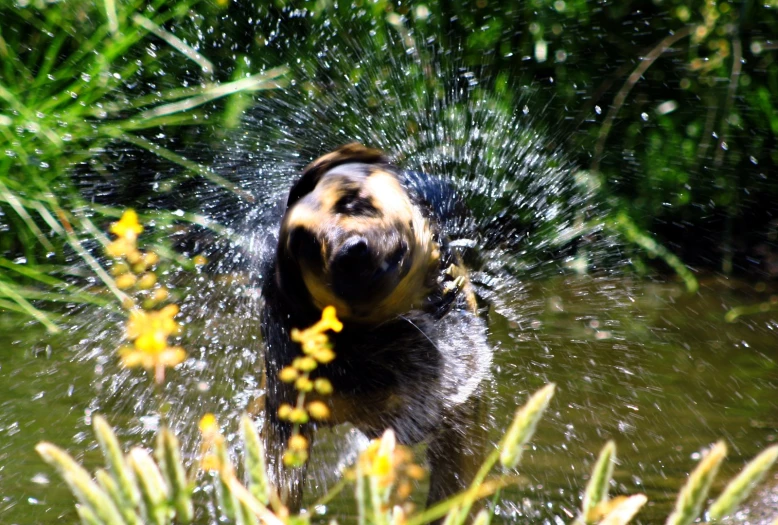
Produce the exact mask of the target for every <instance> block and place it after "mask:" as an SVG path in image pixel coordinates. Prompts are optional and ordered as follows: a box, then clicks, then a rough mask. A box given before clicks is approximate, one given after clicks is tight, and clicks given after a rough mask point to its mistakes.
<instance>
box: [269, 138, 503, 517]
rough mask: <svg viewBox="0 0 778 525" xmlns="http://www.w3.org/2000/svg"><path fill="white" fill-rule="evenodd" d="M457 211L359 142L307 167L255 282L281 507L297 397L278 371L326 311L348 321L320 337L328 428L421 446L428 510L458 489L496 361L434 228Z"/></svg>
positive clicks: (468, 475) (292, 474) (290, 498)
mask: <svg viewBox="0 0 778 525" xmlns="http://www.w3.org/2000/svg"><path fill="white" fill-rule="evenodd" d="M454 201H455V195H454V193H453V192H452V191H451V190H450V189H448V188H447V186H446V185H445V184H443V183H441V181H440V180H439V179H432V178H430V177H425V176H424V175H421V174H418V173H408V172H403V171H401V170H400V169H398V168H397V167H395V166H393V165H392V164H391V163H390V162H389V160H388V158H387V157H386V156H385V155H384V154H383V153H382V152H380V151H378V150H375V149H370V148H367V147H364V146H362V145H359V144H349V145H346V146H343V147H341V148H339V149H337V150H336V151H334V152H332V153H329V154H327V155H324V156H323V157H320V158H319V159H317V160H315V161H314V162H313V163H311V164H310V165H309V166H308V167H307V168H306V169H305V170H304V172H303V174H302V176H301V178H300V179H299V180H298V181H297V182H296V183H295V184H294V185H293V186H292V188H291V191H290V193H289V197H288V200H287V202H286V208H285V212H284V215H283V218H282V221H281V227H280V232H279V236H278V246H277V250H276V253H275V256H274V258H273V259H272V260H271V261H269V262H268V266H267V268H266V271H265V272H264V275H265V284H264V286H263V295H264V304H265V306H264V309H263V334H264V338H265V343H266V347H267V355H266V359H265V368H266V381H267V390H266V392H267V394H266V411H267V422H266V428H265V430H266V431H265V435H266V444H267V450H268V455H269V463H270V467H271V469H272V470H273V471H274V473H275V476H276V482H277V483H278V484H279V488H280V489H281V492H282V494H284V495H285V496H286V498H287V504H288V505H289V506H290V507H291V508H295V507H299V504H300V502H301V501H300V499H301V495H302V483H303V476H304V473H302V472H301V471H300V470H298V471H287V470H285V469H284V468H283V467H282V465H281V457H282V454H283V450H284V447H285V445H286V442H287V440H288V438H289V436H290V433H291V425H290V424H289V423H286V422H284V421H281V420H279V418H278V417H277V411H278V407H279V405H280V404H281V403H284V402H286V403H294V399H295V398H296V392H295V391H294V390H293V388H292V387H291V386H290V385H288V384H286V383H282V382H280V381H279V380H278V372H279V370H280V369H281V368H283V367H284V366H287V365H289V364H290V363H291V362H292V360H293V359H294V358H295V357H297V356H299V355H300V350H299V347H298V346H297V345H296V344H294V343H292V342H291V341H290V337H289V334H290V331H291V329H292V328H304V327H307V326H309V325H311V324H313V323H314V322H316V321H317V320H318V319H319V317H320V316H321V311H322V309H323V308H324V307H325V306H328V305H333V306H335V308H336V309H337V315H338V317H339V318H340V319H341V321H343V323H344V328H343V330H342V331H341V332H340V333H337V334H336V333H330V339H331V341H332V343H333V345H334V350H335V354H336V358H335V359H334V361H332V362H331V363H329V364H327V365H324V366H321V367H319V369H317V370H316V373H317V374H318V375H320V376H322V377H326V378H328V379H329V380H330V382H331V383H332V385H333V387H334V394H333V395H332V396H331V397H329V398H327V402H328V403H329V405H330V409H331V417H330V420H329V422H330V423H332V424H337V423H341V422H350V423H352V424H354V425H355V426H356V427H357V428H358V429H360V430H361V431H362V432H364V433H365V434H367V435H368V436H369V437H375V436H378V435H380V434H381V433H382V432H383V431H384V430H385V429H387V428H392V429H393V430H394V431H395V433H396V435H397V437H398V440H399V441H400V442H402V443H405V444H414V443H419V442H426V443H428V449H427V457H428V462H429V466H430V492H429V497H428V503H432V502H435V501H438V500H441V499H443V498H445V497H446V496H449V495H451V494H454V493H456V492H458V491H460V490H462V489H464V488H466V487H467V486H468V484H469V482H470V480H471V479H472V477H473V475H474V474H475V472H476V470H477V468H478V466H479V465H480V462H481V459H482V453H481V451H482V448H483V446H484V440H485V437H484V436H483V435H482V434H483V424H482V423H481V422H480V418H481V416H482V415H483V412H484V411H483V410H482V409H481V404H482V399H481V397H482V396H481V395H480V394H481V390H482V388H483V386H484V380H485V379H486V378H487V377H488V375H489V369H490V366H491V360H492V353H491V350H490V348H489V346H488V344H487V342H486V335H485V334H486V328H485V324H484V321H483V320H482V319H481V318H480V317H479V316H478V314H477V305H476V298H475V294H474V293H473V289H472V286H471V284H470V281H469V279H468V276H467V272H466V270H465V268H464V266H463V264H462V261H461V257H460V254H459V253H457V251H456V248H455V247H454V245H455V244H456V243H452V242H451V239H449V236H448V235H447V231H445V228H444V227H443V225H444V224H445V222H446V221H449V220H451V219H452V217H450V216H449V215H451V214H453V213H462V212H463V207H462V206H458V205H454ZM310 430H311V429H310V428H308V429H306V432H310Z"/></svg>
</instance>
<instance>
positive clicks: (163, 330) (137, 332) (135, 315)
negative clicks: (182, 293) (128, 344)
mask: <svg viewBox="0 0 778 525" xmlns="http://www.w3.org/2000/svg"><path fill="white" fill-rule="evenodd" d="M177 314H178V306H176V305H174V304H169V305H167V306H165V307H164V308H162V309H161V310H156V311H152V312H148V311H145V310H138V309H136V310H132V311H131V312H130V318H129V320H128V321H127V339H129V340H130V341H134V340H136V339H138V338H140V337H142V336H144V335H145V336H147V337H152V338H154V339H164V340H165V341H167V338H168V337H169V336H171V335H173V334H175V333H177V332H178V330H179V328H180V327H179V325H178V323H177V322H176V321H175V320H173V318H174V317H175V316H176V315H177Z"/></svg>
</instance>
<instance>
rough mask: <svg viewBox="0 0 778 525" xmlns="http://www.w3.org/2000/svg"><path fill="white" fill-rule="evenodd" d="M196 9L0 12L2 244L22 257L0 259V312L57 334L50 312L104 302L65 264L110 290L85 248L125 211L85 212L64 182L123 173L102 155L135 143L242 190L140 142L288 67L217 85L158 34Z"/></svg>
mask: <svg viewBox="0 0 778 525" xmlns="http://www.w3.org/2000/svg"><path fill="white" fill-rule="evenodd" d="M198 4H203V2H200V1H199V0H189V1H183V2H181V1H174V2H173V1H168V0H155V1H153V2H150V3H148V2H143V1H138V0H131V1H118V2H117V1H115V0H103V1H98V2H76V1H63V2H57V3H53V4H50V3H44V2H33V3H31V4H28V5H21V4H17V5H13V4H11V5H7V4H4V6H3V7H0V16H2V17H3V19H4V23H3V25H2V28H0V63H1V64H2V66H0V211H1V212H2V217H1V218H0V221H1V222H0V225H3V226H4V227H5V228H6V229H7V230H9V231H10V232H11V233H10V234H5V235H2V236H0V253H21V254H22V257H19V258H17V259H15V260H7V259H0V308H4V309H7V310H10V311H15V312H19V313H24V314H27V315H31V316H32V317H34V318H35V319H37V320H38V321H40V322H41V323H43V324H44V325H45V326H46V327H47V329H48V330H50V331H56V330H57V324H56V315H55V314H53V313H52V312H51V310H52V308H51V305H52V304H55V303H57V302H63V301H67V302H70V303H78V302H83V303H98V304H103V303H104V302H105V301H104V300H103V298H101V297H100V296H95V295H94V294H92V293H85V292H84V291H83V290H82V289H80V288H78V287H75V286H74V285H72V284H71V280H72V279H70V278H69V277H72V276H68V275H67V274H66V272H65V271H64V267H63V266H62V264H63V263H65V262H70V261H71V259H72V257H74V256H75V257H77V258H80V259H81V260H82V261H83V262H84V263H86V265H87V266H89V267H91V269H92V270H93V271H95V272H96V273H97V275H98V276H100V277H101V279H102V280H103V281H104V282H106V280H105V278H104V277H103V276H102V275H100V272H99V271H98V265H97V264H96V261H95V260H94V256H93V255H92V251H93V250H92V249H91V248H89V247H87V246H94V244H95V241H97V244H98V245H99V244H104V239H102V238H101V237H100V235H99V234H98V233H96V232H98V231H99V228H97V227H96V226H95V224H100V223H102V222H103V221H105V220H107V219H108V218H112V217H116V216H117V215H119V214H120V213H121V210H117V209H114V208H111V207H106V206H87V203H86V202H84V200H83V198H82V197H81V196H80V195H79V193H78V191H77V189H76V188H75V187H74V185H73V183H72V181H71V178H70V175H71V174H72V171H73V169H74V167H76V166H79V165H83V164H88V165H89V166H90V169H92V170H94V171H95V172H97V173H101V174H103V176H105V177H113V178H120V177H122V175H121V174H120V173H114V172H113V171H112V169H111V168H110V167H109V166H107V165H106V164H105V162H104V160H103V158H102V153H103V152H104V151H105V150H106V148H109V147H116V145H118V144H121V143H124V144H126V145H131V146H133V147H135V148H138V149H140V150H145V151H147V152H149V153H151V154H153V155H156V156H159V157H161V158H164V159H166V160H167V161H169V162H172V163H174V164H176V165H178V166H180V167H181V168H182V169H181V171H182V173H183V174H184V175H183V176H184V177H187V176H195V177H203V178H205V179H207V180H209V181H210V182H212V183H214V184H216V185H219V186H222V187H224V188H225V189H226V190H227V191H231V192H235V193H238V194H241V190H240V189H238V188H237V187H235V186H234V185H232V184H231V183H230V182H228V181H227V180H225V179H223V178H222V177H220V176H219V175H217V174H216V173H214V172H213V171H211V170H209V169H208V168H206V167H204V166H201V165H199V164H197V163H196V162H193V161H191V160H189V159H187V158H185V157H183V156H181V155H180V154H177V153H175V152H173V151H170V150H169V149H167V148H165V147H164V146H163V145H162V144H159V143H156V142H155V141H154V140H153V139H152V138H149V137H148V136H145V135H149V134H151V133H150V132H152V131H154V130H159V129H163V128H170V127H181V126H197V125H200V124H201V123H202V122H203V121H204V120H205V119H204V112H203V107H204V106H205V105H207V104H213V103H216V102H218V101H219V100H220V99H225V98H227V97H231V96H234V95H239V94H245V93H255V92H258V91H261V90H266V89H273V88H276V87H278V86H280V85H283V82H284V81H285V75H286V73H287V70H286V68H285V67H277V68H274V69H269V70H267V71H264V72H258V73H255V74H248V75H246V76H245V77H243V78H239V79H235V80H233V81H228V82H219V81H218V80H216V77H215V76H214V74H213V73H214V71H213V69H214V68H213V65H212V64H210V62H209V61H208V60H207V59H205V58H204V57H203V56H202V55H201V54H200V53H198V52H197V51H196V50H194V49H193V48H192V47H190V46H189V45H187V44H186V42H184V41H183V40H182V39H181V38H178V37H176V36H175V35H173V34H172V33H170V32H169V31H168V30H167V29H165V28H166V26H167V25H169V24H175V23H183V22H185V21H186V19H187V17H189V16H190V14H191V13H190V10H191V9H193V8H195V7H196V6H198ZM189 66H193V67H195V68H196V69H197V70H199V74H198V78H197V81H196V82H194V83H192V82H190V85H189V86H184V85H171V86H164V81H160V80H157V81H156V82H155V85H160V84H163V86H162V88H161V89H155V90H153V91H150V92H148V93H136V90H137V89H136V88H135V87H133V86H136V85H142V86H147V85H149V84H150V83H151V81H150V79H152V78H155V76H156V75H158V74H159V73H160V72H164V71H165V70H166V69H167V70H169V71H172V72H176V71H177V72H179V73H180V72H181V71H182V70H185V69H186V68H188V67H189ZM166 78H176V79H180V78H184V75H183V74H174V75H169V76H167V77H166ZM141 89H145V88H141ZM190 174H191V175H190ZM241 197H242V198H247V199H250V198H251V196H250V195H245V194H242V195H241ZM157 215H158V218H160V219H162V220H163V221H167V222H173V221H178V222H180V221H181V218H180V217H175V218H174V217H173V216H172V215H168V214H166V213H165V212H157ZM188 218H189V219H190V220H192V221H193V222H197V221H198V220H200V223H201V224H202V223H204V222H205V221H202V220H201V218H198V217H188ZM186 219H187V218H184V220H186ZM209 226H210V225H209ZM217 229H218V228H217ZM41 305H48V306H43V307H41Z"/></svg>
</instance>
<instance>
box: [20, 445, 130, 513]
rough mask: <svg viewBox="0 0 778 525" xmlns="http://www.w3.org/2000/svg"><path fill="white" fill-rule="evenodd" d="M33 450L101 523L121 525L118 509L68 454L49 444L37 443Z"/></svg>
mask: <svg viewBox="0 0 778 525" xmlns="http://www.w3.org/2000/svg"><path fill="white" fill-rule="evenodd" d="M35 450H36V451H37V452H38V454H40V456H41V457H42V458H43V460H44V461H46V463H48V464H49V465H51V466H53V467H54V468H56V469H57V471H58V472H59V474H60V476H62V478H63V479H64V480H65V483H67V484H68V486H69V487H70V490H71V491H72V492H73V495H74V496H76V498H77V499H78V500H79V501H80V502H81V503H82V504H83V505H85V506H87V507H89V510H90V511H91V512H92V514H94V516H95V517H96V518H97V519H99V520H100V521H101V522H104V523H106V524H107V525H122V524H124V519H122V516H121V514H120V513H119V509H117V508H116V505H114V503H113V501H111V498H109V497H108V495H107V494H106V493H105V492H104V491H103V490H102V489H101V488H100V487H99V486H98V485H97V483H95V482H94V481H92V478H91V477H90V476H89V473H88V472H87V471H86V470H84V468H83V467H81V465H79V464H78V463H77V462H76V460H74V459H73V458H72V457H71V456H70V454H68V453H67V452H65V451H64V450H62V449H61V448H59V447H57V446H55V445H52V444H51V443H46V442H42V443H38V445H37V446H36V447H35Z"/></svg>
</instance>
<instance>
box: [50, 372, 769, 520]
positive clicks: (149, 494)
mask: <svg viewBox="0 0 778 525" xmlns="http://www.w3.org/2000/svg"><path fill="white" fill-rule="evenodd" d="M552 393H553V385H549V386H547V387H546V388H544V389H542V390H540V391H539V392H537V393H536V394H535V395H534V396H532V398H531V399H530V400H529V401H528V402H527V404H526V405H524V407H522V408H521V409H520V410H518V411H517V417H516V418H515V419H514V421H513V423H512V427H511V430H513V429H514V428H515V429H517V430H518V432H519V433H520V434H523V435H525V436H526V439H527V440H528V439H529V438H530V437H531V434H532V431H533V429H534V426H535V425H536V424H537V422H538V420H539V419H540V418H541V417H542V414H543V411H542V409H541V410H540V411H537V410H535V409H533V408H532V406H533V404H537V403H538V402H540V403H542V404H544V405H545V404H547V403H548V401H549V399H550V395H551V394H552ZM528 413H533V417H531V418H526V417H524V418H522V417H521V416H522V415H526V414H528ZM206 419H207V421H206ZM241 429H242V433H243V446H244V460H245V461H244V464H243V471H244V474H243V477H244V479H246V480H247V481H246V483H245V484H244V483H243V482H241V481H240V479H239V477H238V473H237V471H236V467H235V466H234V465H233V464H232V463H231V461H230V459H229V454H228V451H227V448H226V443H225V440H224V437H223V436H222V435H221V433H220V432H219V429H218V425H217V424H216V421H215V419H214V418H212V417H211V416H208V417H207V418H204V423H203V424H201V430H202V433H203V440H204V445H203V447H202V450H203V451H204V454H203V455H202V456H201V457H200V459H199V461H198V462H197V463H196V464H195V465H193V466H192V468H190V469H189V473H188V474H187V469H186V466H185V464H184V463H183V462H182V460H181V453H180V451H179V445H178V440H177V439H176V437H175V435H174V434H173V433H172V432H171V431H170V430H168V429H162V430H161V431H160V432H159V434H158V438H157V444H156V448H155V450H154V457H153V458H152V456H151V455H149V453H148V452H147V451H146V450H145V449H143V448H140V447H135V448H133V449H131V450H130V451H129V452H128V453H127V454H126V455H125V454H124V453H122V451H121V447H120V445H119V442H118V440H117V438H116V435H115V433H114V431H113V430H112V429H111V427H110V426H109V425H108V424H107V422H106V421H105V419H103V418H102V417H101V416H96V417H95V418H94V431H95V435H96V436H97V439H98V442H99V443H100V447H101V450H102V451H103V455H104V458H105V461H106V466H107V469H100V470H98V471H97V472H96V480H97V481H96V482H95V481H94V480H93V479H92V477H91V476H90V475H89V474H88V473H87V472H86V471H85V470H84V469H83V468H82V467H81V466H80V465H79V464H78V462H77V461H75V460H74V459H73V458H72V457H71V456H70V455H68V454H67V453H66V452H65V451H63V450H61V449H59V448H58V447H56V446H55V445H52V444H50V443H40V444H39V445H38V447H37V450H38V452H39V453H40V454H41V456H42V457H43V458H44V459H45V460H46V461H47V462H48V463H50V464H51V465H52V466H54V467H55V468H56V469H57V471H58V472H59V473H60V475H61V476H62V477H63V479H64V480H65V481H66V483H67V484H68V486H69V487H70V489H71V491H72V492H73V494H74V496H75V497H76V499H77V500H78V505H77V510H78V513H79V516H80V517H81V519H82V521H83V523H85V524H92V525H94V524H111V525H114V524H121V523H155V524H159V525H162V524H167V523H191V522H192V520H193V519H194V518H195V511H194V507H193V505H195V503H196V502H194V501H193V492H199V493H200V494H203V493H205V491H203V490H199V491H197V490H195V487H198V486H199V487H204V486H206V485H207V484H208V483H209V482H210V481H209V478H208V477H204V476H202V472H201V471H205V472H211V473H212V474H213V475H214V476H215V477H214V478H213V479H214V480H215V481H216V483H217V486H218V487H219V490H217V495H218V504H219V511H218V517H217V519H218V520H219V521H220V522H221V521H222V520H230V521H234V522H236V523H268V524H273V525H277V524H281V523H307V522H309V521H310V516H311V514H310V513H308V512H303V513H302V514H300V515H298V516H289V514H288V510H287V509H286V508H285V507H284V506H283V504H282V503H281V502H280V501H279V500H278V496H277V495H276V494H275V493H274V491H273V489H272V487H271V485H270V482H269V480H268V478H267V473H266V471H265V470H264V463H263V462H262V459H261V458H263V457H264V452H263V450H262V445H261V443H262V441H261V439H260V437H259V434H258V433H257V431H256V428H255V427H254V424H253V423H252V422H251V420H250V419H249V418H248V416H244V418H243V420H242V422H241ZM511 436H514V437H515V436H516V434H515V433H512V432H511V431H509V432H508V434H506V436H505V438H503V440H502V441H501V442H500V445H499V447H498V448H497V449H495V451H494V452H493V453H492V454H491V455H490V456H489V458H488V459H487V460H486V462H485V463H484V465H483V466H482V468H481V472H479V476H478V477H477V478H476V480H475V481H474V482H473V485H472V486H471V487H470V488H469V489H468V490H467V491H465V492H464V493H462V494H460V495H457V496H455V497H453V498H451V499H450V500H447V501H445V502H442V503H440V504H438V505H436V506H434V507H432V508H430V509H427V510H424V511H421V512H414V510H413V506H412V505H410V504H409V501H410V500H409V496H410V495H411V494H410V487H409V488H405V489H403V488H402V487H403V486H405V485H406V484H408V481H406V479H407V476H409V475H410V476H412V478H417V477H418V474H416V473H415V472H416V470H417V469H418V468H419V467H418V466H417V465H414V464H413V463H412V462H411V459H410V453H409V452H408V451H407V450H405V449H403V448H402V447H399V446H398V445H397V444H396V443H395V440H394V435H393V433H392V432H391V431H390V430H389V431H387V432H386V433H385V434H384V435H383V437H382V438H381V439H378V440H374V441H373V442H372V443H371V444H370V445H369V446H368V448H367V449H366V450H365V451H363V452H362V453H361V454H360V457H359V459H358V460H357V462H356V464H355V466H354V467H353V468H351V469H349V471H348V472H347V473H346V477H345V479H346V480H347V482H348V484H350V485H351V486H352V487H353V489H354V497H355V499H356V509H357V513H358V515H357V517H358V522H359V523H370V524H387V525H388V524H392V525H395V524H408V525H421V524H423V523H428V522H430V521H433V520H435V519H439V518H443V517H445V523H447V524H452V525H453V524H461V523H464V522H465V520H466V518H467V516H468V515H469V511H470V508H471V506H472V504H473V503H474V502H475V501H476V500H477V499H480V498H483V497H485V496H487V495H489V494H490V493H493V492H495V491H496V490H498V489H499V487H501V486H504V485H505V484H507V483H510V482H511V480H512V479H513V477H512V476H505V475H503V476H500V477H496V478H492V479H487V478H486V474H488V473H489V472H491V471H492V468H493V467H494V466H495V464H496V458H498V457H500V456H503V455H506V451H509V450H512V449H515V448H516V447H521V446H522V443H521V442H519V441H516V440H515V439H513V440H512V439H511ZM725 455H726V446H725V445H724V443H723V442H719V443H717V444H715V445H714V446H713V447H712V448H711V449H710V450H709V451H708V453H707V454H706V455H705V456H704V457H703V458H702V460H701V461H700V463H699V465H698V466H697V468H696V469H695V470H694V471H693V472H692V473H691V475H690V476H689V480H688V481H687V483H686V485H685V486H684V487H683V488H682V489H681V491H680V492H679V494H678V499H677V502H676V506H675V510H674V511H673V513H672V515H671V516H670V517H669V518H668V521H667V523H672V524H677V525H688V524H690V523H692V522H694V521H695V520H696V519H697V518H699V517H700V513H701V510H702V507H703V506H704V504H705V501H706V500H707V497H708V493H709V489H710V485H711V483H712V481H713V479H714V478H715V476H716V472H717V470H718V467H719V465H720V464H721V462H722V460H723V459H724V456H725ZM777 457H778V446H773V447H770V448H769V449H767V450H765V451H764V452H763V453H762V454H760V455H759V456H758V457H756V458H755V459H754V460H753V461H752V462H751V463H749V464H748V465H747V466H746V467H744V469H743V471H742V472H741V474H740V475H739V476H737V477H736V478H735V479H733V480H732V481H731V482H730V483H729V485H727V487H726V488H725V489H724V490H723V491H722V492H721V494H720V495H719V497H718V498H717V499H716V500H715V501H714V502H713V503H712V504H711V505H710V506H709V507H708V511H707V512H706V513H705V514H703V517H704V518H705V519H704V521H703V522H704V523H707V522H709V521H710V522H713V521H717V520H720V519H722V518H724V517H726V516H730V515H732V513H733V512H734V511H735V509H736V507H737V505H738V504H739V503H740V502H741V501H743V499H745V498H746V497H747V496H748V494H749V493H750V492H751V490H752V489H753V488H754V486H755V485H756V484H757V483H758V482H759V480H761V478H762V477H763V476H764V474H765V473H766V471H767V470H768V469H769V468H770V467H771V466H772V465H773V464H774V463H775V460H776V458H777ZM615 461H616V447H615V445H614V443H613V442H609V443H608V444H607V445H606V446H605V447H604V448H603V450H602V452H601V454H600V457H599V459H598V461H597V463H596V464H595V466H594V471H593V473H592V475H591V477H590V479H589V483H588V485H587V487H586V491H585V495H584V499H583V507H582V509H581V513H580V515H579V516H578V518H577V519H576V523H577V524H579V525H583V524H595V523H602V524H606V523H607V524H626V523H629V522H630V521H631V520H632V518H633V517H634V516H635V515H636V514H637V513H638V511H639V510H640V508H641V507H642V506H643V505H645V503H646V502H647V498H646V496H644V495H643V494H635V495H631V496H617V497H614V498H610V497H609V495H608V492H609V490H608V487H609V485H610V484H611V481H612V480H611V477H612V474H613V464H614V463H615ZM503 466H504V468H505V469H506V471H507V472H510V471H511V470H513V469H514V468H515V466H516V464H513V465H506V464H505V463H503ZM344 486H345V482H344V483H341V484H338V485H337V487H336V488H335V489H333V493H331V494H327V495H325V496H323V497H322V498H321V500H319V501H328V500H329V499H331V498H333V497H334V496H335V495H336V493H337V492H340V491H342V490H343V488H344ZM398 490H400V491H401V492H400V494H401V496H400V498H399V499H397V498H398V496H397V494H398V493H397V491H398ZM317 503H319V502H317ZM332 518H335V519H337V516H333V517H332ZM490 519H491V517H490V515H489V512H488V510H486V509H484V510H481V511H480V512H479V513H478V515H477V517H476V522H477V523H481V524H484V523H489V521H490Z"/></svg>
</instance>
